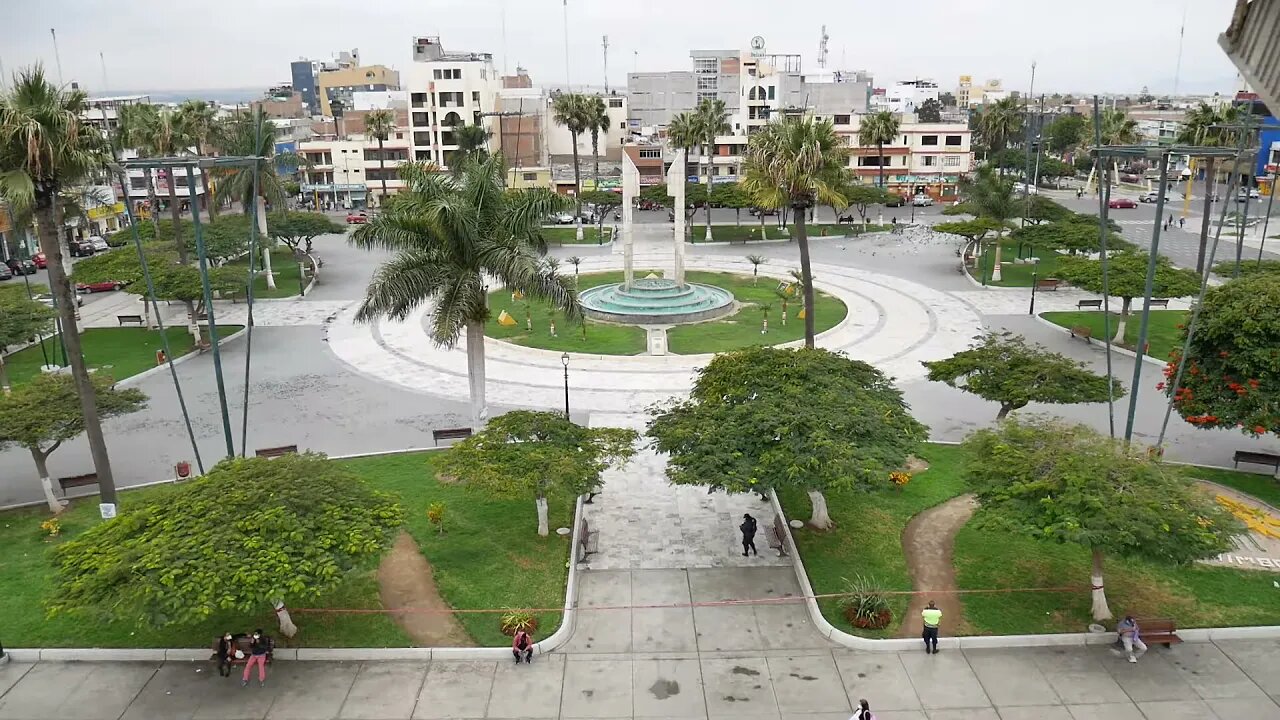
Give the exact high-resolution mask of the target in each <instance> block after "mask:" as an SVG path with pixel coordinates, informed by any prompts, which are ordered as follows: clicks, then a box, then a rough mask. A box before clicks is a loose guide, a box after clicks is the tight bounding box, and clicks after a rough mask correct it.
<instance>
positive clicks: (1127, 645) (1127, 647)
mask: <svg viewBox="0 0 1280 720" xmlns="http://www.w3.org/2000/svg"><path fill="white" fill-rule="evenodd" d="M1116 632H1117V633H1119V634H1120V644H1121V645H1123V646H1124V651H1125V652H1126V653H1128V655H1129V662H1131V663H1136V662H1138V658H1140V657H1142V656H1143V654H1144V653H1146V652H1147V644H1146V643H1144V642H1142V637H1141V636H1140V635H1139V633H1138V621H1137V620H1134V619H1133V616H1132V615H1125V616H1124V619H1123V620H1121V621H1120V622H1119V623H1117V624H1116ZM1134 648H1138V654H1137V656H1136V657H1135V656H1134V654H1133V649H1134Z"/></svg>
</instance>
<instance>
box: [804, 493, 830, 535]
mask: <svg viewBox="0 0 1280 720" xmlns="http://www.w3.org/2000/svg"><path fill="white" fill-rule="evenodd" d="M809 503H810V504H811V505H813V517H811V518H810V519H809V524H810V525H812V526H814V527H816V528H818V529H819V530H829V529H831V524H832V523H831V515H830V514H828V513H827V498H826V497H825V496H824V495H823V494H822V491H821V490H810V491H809Z"/></svg>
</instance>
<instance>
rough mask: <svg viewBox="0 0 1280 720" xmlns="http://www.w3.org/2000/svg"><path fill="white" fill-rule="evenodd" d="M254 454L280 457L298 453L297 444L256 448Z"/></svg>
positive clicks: (265, 456)
mask: <svg viewBox="0 0 1280 720" xmlns="http://www.w3.org/2000/svg"><path fill="white" fill-rule="evenodd" d="M253 454H254V455H255V456H257V457H260V458H278V457H283V456H285V455H297V454H298V446H297V445H281V446H280V447H271V448H261V449H259V450H254V451H253Z"/></svg>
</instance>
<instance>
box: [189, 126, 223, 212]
mask: <svg viewBox="0 0 1280 720" xmlns="http://www.w3.org/2000/svg"><path fill="white" fill-rule="evenodd" d="M196 154H197V155H204V148H203V146H202V145H201V144H200V143H196ZM200 187H201V188H203V189H204V205H205V207H206V208H208V210H209V222H213V221H214V220H215V219H217V217H218V203H216V202H214V201H213V195H210V194H209V171H208V170H206V169H204V168H201V169H200ZM192 213H193V214H194V213H195V211H194V210H193V211H192Z"/></svg>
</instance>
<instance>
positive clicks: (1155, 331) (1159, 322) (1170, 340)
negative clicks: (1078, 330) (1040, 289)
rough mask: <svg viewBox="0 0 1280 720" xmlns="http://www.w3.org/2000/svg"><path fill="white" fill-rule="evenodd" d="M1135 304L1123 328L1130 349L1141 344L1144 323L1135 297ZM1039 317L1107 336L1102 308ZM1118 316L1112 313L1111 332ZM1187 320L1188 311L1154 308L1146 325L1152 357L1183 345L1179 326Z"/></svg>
mask: <svg viewBox="0 0 1280 720" xmlns="http://www.w3.org/2000/svg"><path fill="white" fill-rule="evenodd" d="M1133 305H1134V309H1133V310H1132V311H1131V312H1130V313H1129V322H1128V323H1127V324H1125V327H1124V343H1122V345H1121V347H1125V348H1128V349H1129V350H1132V349H1133V348H1134V346H1135V345H1136V344H1137V343H1138V330H1139V328H1140V326H1141V323H1142V304H1141V301H1139V300H1134V301H1133ZM1040 317H1042V318H1044V319H1045V320H1048V321H1049V322H1051V323H1053V324H1054V325H1061V326H1062V327H1065V328H1073V327H1087V328H1089V330H1090V332H1092V333H1093V337H1094V338H1096V339H1098V340H1103V339H1105V338H1104V333H1103V327H1102V319H1103V315H1102V311H1101V310H1081V311H1074V312H1047V313H1041V314H1040ZM1119 319H1120V315H1119V313H1111V332H1113V333H1114V332H1115V331H1116V322H1117V321H1119ZM1186 321H1187V311H1186V310H1152V311H1151V322H1150V323H1149V325H1148V327H1147V344H1148V347H1149V348H1150V349H1149V352H1148V354H1149V355H1150V356H1151V357H1153V358H1159V359H1161V360H1164V359H1166V358H1168V357H1169V353H1171V352H1173V351H1174V350H1175V349H1177V348H1179V347H1181V341H1180V340H1179V339H1178V334H1179V333H1180V332H1181V330H1179V329H1178V326H1179V325H1182V324H1184V323H1185V322H1186Z"/></svg>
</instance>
